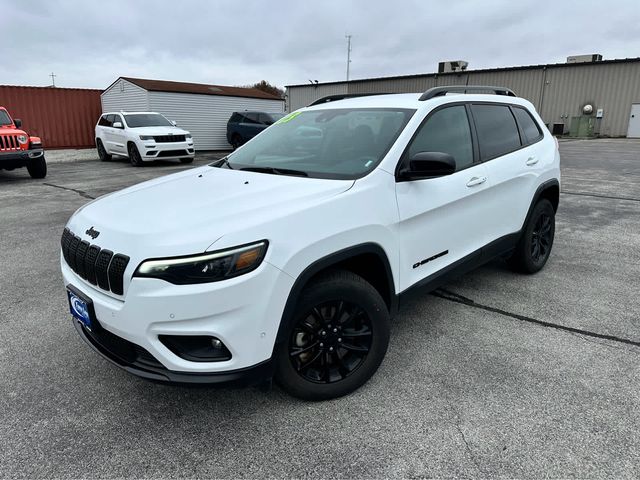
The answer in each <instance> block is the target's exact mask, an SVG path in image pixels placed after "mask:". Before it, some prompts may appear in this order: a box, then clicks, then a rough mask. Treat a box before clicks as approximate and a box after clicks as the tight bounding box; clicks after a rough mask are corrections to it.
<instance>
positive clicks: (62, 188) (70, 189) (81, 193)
mask: <svg viewBox="0 0 640 480" xmlns="http://www.w3.org/2000/svg"><path fill="white" fill-rule="evenodd" d="M42 185H45V186H47V187H53V188H59V189H60V190H67V191H69V192H75V193H77V194H78V195H80V196H81V197H84V198H88V199H90V200H95V198H96V197H92V196H91V195H89V194H88V193H87V192H84V191H82V190H78V189H75V188H70V187H63V186H61V185H54V184H53V183H45V182H43V183H42Z"/></svg>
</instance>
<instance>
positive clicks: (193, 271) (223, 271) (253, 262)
mask: <svg viewBox="0 0 640 480" xmlns="http://www.w3.org/2000/svg"><path fill="white" fill-rule="evenodd" d="M267 245H268V242H267V241H266V240H262V241H260V242H257V243H252V244H250V245H243V246H240V247H234V248H230V249H226V250H220V251H218V252H212V253H203V254H200V255H192V256H188V257H174V258H166V259H158V260H145V261H144V262H142V263H141V264H140V266H139V267H138V269H137V270H136V272H135V273H134V274H133V276H134V277H147V278H159V279H161V280H166V281H167V282H169V283H174V284H176V285H188V284H193V283H209V282H219V281H220V280H226V279H227V278H233V277H237V276H238V275H243V274H245V273H249V272H251V271H252V270H255V269H256V268H258V267H259V266H260V264H261V263H262V260H263V259H264V255H265V253H266V252H267Z"/></svg>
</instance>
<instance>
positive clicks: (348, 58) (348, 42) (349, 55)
mask: <svg viewBox="0 0 640 480" xmlns="http://www.w3.org/2000/svg"><path fill="white" fill-rule="evenodd" d="M344 37H345V38H346V39H347V82H348V81H349V64H350V63H351V35H345V36H344Z"/></svg>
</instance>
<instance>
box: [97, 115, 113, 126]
mask: <svg viewBox="0 0 640 480" xmlns="http://www.w3.org/2000/svg"><path fill="white" fill-rule="evenodd" d="M107 117H108V115H102V116H101V117H100V120H99V121H98V125H100V126H101V127H110V126H111V122H110V121H109V120H107Z"/></svg>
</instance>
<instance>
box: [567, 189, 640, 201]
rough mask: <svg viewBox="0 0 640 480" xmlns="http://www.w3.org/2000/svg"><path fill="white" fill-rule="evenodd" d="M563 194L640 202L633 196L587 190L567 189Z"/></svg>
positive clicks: (639, 199)
mask: <svg viewBox="0 0 640 480" xmlns="http://www.w3.org/2000/svg"><path fill="white" fill-rule="evenodd" d="M561 193H562V194H563V195H579V196H581V197H596V198H607V199H609V200H625V201H628V202H640V198H633V197H616V196H613V195H602V194H599V193H586V192H569V191H566V190H563V191H562V192H561Z"/></svg>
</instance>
